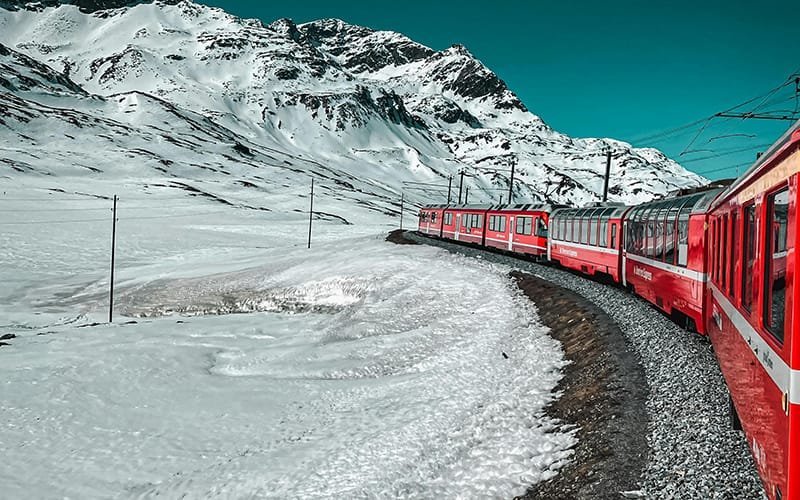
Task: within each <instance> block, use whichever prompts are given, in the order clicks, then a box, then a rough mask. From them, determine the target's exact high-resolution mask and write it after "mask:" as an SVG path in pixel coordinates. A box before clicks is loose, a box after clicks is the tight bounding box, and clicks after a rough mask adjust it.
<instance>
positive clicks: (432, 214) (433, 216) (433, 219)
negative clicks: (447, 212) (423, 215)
mask: <svg viewBox="0 0 800 500" xmlns="http://www.w3.org/2000/svg"><path fill="white" fill-rule="evenodd" d="M431 222H433V223H436V212H433V213H431Z"/></svg>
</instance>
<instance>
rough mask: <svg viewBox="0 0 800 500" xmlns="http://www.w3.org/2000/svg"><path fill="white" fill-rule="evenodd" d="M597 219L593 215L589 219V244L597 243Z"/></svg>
mask: <svg viewBox="0 0 800 500" xmlns="http://www.w3.org/2000/svg"><path fill="white" fill-rule="evenodd" d="M597 226H598V224H597V219H596V218H594V217H592V218H591V219H590V220H589V244H590V245H597Z"/></svg>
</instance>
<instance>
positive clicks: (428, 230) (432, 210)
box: [418, 205, 447, 236]
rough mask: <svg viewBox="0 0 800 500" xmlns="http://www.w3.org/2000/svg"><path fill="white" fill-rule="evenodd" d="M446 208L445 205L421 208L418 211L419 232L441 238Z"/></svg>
mask: <svg viewBox="0 0 800 500" xmlns="http://www.w3.org/2000/svg"><path fill="white" fill-rule="evenodd" d="M446 208H447V205H429V206H427V207H423V208H421V209H420V211H419V227H418V230H419V232H420V233H424V234H428V235H431V236H441V235H442V221H443V220H444V211H445V209H446Z"/></svg>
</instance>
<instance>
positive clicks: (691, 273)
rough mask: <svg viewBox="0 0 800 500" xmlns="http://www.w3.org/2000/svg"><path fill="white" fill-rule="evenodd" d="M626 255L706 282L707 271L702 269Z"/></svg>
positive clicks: (658, 267)
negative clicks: (701, 270)
mask: <svg viewBox="0 0 800 500" xmlns="http://www.w3.org/2000/svg"><path fill="white" fill-rule="evenodd" d="M625 257H626V258H627V259H628V260H632V261H634V262H639V263H640V264H645V265H647V266H652V267H655V268H657V269H661V270H662V271H667V272H668V273H672V274H677V275H680V276H683V277H686V278H689V279H693V280H695V281H699V282H700V283H705V282H706V273H701V272H700V271H694V270H692V269H686V268H684V267H678V266H673V265H672V264H666V263H664V262H658V261H656V260H651V259H648V258H647V257H641V256H639V255H634V254H631V253H626V254H625Z"/></svg>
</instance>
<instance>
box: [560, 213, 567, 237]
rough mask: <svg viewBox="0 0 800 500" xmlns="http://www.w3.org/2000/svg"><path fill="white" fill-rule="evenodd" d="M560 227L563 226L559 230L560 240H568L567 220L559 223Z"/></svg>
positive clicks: (564, 219)
mask: <svg viewBox="0 0 800 500" xmlns="http://www.w3.org/2000/svg"><path fill="white" fill-rule="evenodd" d="M559 225H560V226H561V227H560V228H559V229H558V239H559V240H566V239H567V219H566V218H563V219H561V220H560V221H559Z"/></svg>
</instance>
